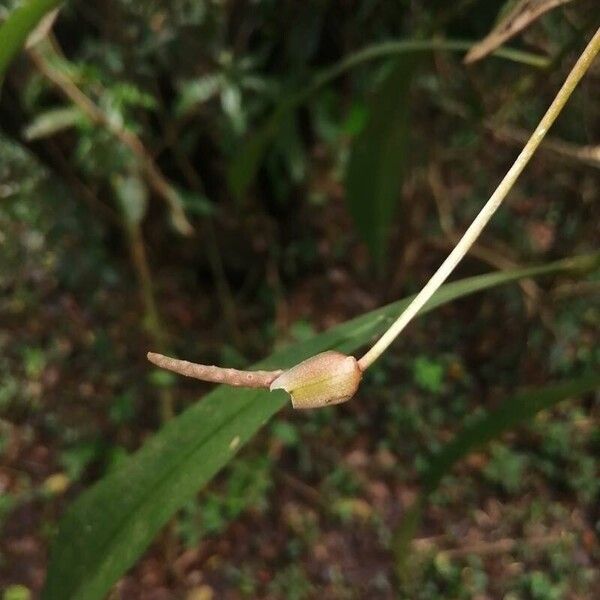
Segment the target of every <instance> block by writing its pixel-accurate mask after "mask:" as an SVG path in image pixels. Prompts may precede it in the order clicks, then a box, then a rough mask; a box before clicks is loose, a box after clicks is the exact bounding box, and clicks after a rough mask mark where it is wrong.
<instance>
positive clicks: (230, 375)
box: [148, 352, 283, 389]
mask: <svg viewBox="0 0 600 600" xmlns="http://www.w3.org/2000/svg"><path fill="white" fill-rule="evenodd" d="M148 360H149V361H150V362H151V363H153V364H155V365H156V366H157V367H160V368H161V369H167V370H168V371H173V372H174V373H179V375H185V376H186V377H193V378H194V379H201V380H202V381H210V382H211V383H225V384H227V385H234V386H237V387H249V388H265V389H269V387H270V385H271V383H273V381H275V379H277V377H279V376H280V375H281V374H282V373H283V371H281V370H278V371H239V370H238V369H224V368H222V367H215V366H213V365H200V364H198V363H193V362H189V361H187V360H179V359H177V358H171V357H170V356H164V355H163V354H157V353H156V352H148Z"/></svg>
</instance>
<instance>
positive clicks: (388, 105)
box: [346, 58, 415, 268]
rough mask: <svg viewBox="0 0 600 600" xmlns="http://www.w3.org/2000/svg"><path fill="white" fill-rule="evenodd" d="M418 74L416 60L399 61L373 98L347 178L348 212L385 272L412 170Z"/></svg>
mask: <svg viewBox="0 0 600 600" xmlns="http://www.w3.org/2000/svg"><path fill="white" fill-rule="evenodd" d="M414 70H415V63H414V61H413V60H411V59H408V58H403V59H401V60H399V61H398V62H397V63H396V64H395V65H394V67H393V68H392V70H391V72H390V73H388V74H387V76H386V77H385V79H384V80H383V81H382V82H381V84H380V85H379V88H378V89H377V90H376V92H375V94H374V95H373V96H372V97H371V98H370V101H369V103H368V108H369V118H368V121H367V124H366V126H365V128H364V129H363V130H362V131H361V133H360V134H359V135H358V137H357V138H356V139H355V140H354V142H353V144H352V150H351V154H350V159H349V161H348V167H347V172H346V204H347V206H348V210H349V211H350V214H351V215H352V217H353V218H354V223H355V225H356V228H357V229H358V232H359V233H360V235H361V236H362V238H363V239H364V240H365V242H366V244H367V246H368V247H369V250H370V252H371V255H372V257H373V259H374V260H375V263H376V264H377V266H378V267H379V268H382V267H383V264H384V258H385V250H386V246H387V241H388V238H389V233H390V228H391V224H392V219H393V217H394V214H395V212H396V206H397V204H398V199H399V196H400V191H401V188H402V181H403V172H404V168H405V166H406V158H407V149H408V141H409V127H408V124H409V114H410V113H409V90H410V83H411V80H412V76H413V73H414Z"/></svg>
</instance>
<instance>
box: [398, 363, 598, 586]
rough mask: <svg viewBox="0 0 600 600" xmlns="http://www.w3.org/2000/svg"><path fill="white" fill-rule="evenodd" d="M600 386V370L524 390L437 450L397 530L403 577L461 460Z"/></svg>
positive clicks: (399, 568)
mask: <svg viewBox="0 0 600 600" xmlns="http://www.w3.org/2000/svg"><path fill="white" fill-rule="evenodd" d="M599 386H600V374H599V373H596V374H590V375H587V376H584V377H580V378H578V379H572V380H570V381H565V382H562V383H558V384H555V385H552V386H548V387H544V388H540V389H536V390H529V391H526V392H523V393H521V394H519V395H517V396H515V397H514V398H511V399H510V400H508V401H506V402H505V403H504V404H503V405H502V406H500V407H499V408H498V409H496V410H493V411H489V412H486V413H484V414H482V415H480V416H478V417H477V418H475V419H474V420H473V421H472V422H471V423H470V424H469V425H466V426H465V427H464V428H463V429H462V431H460V432H459V433H458V434H457V435H456V437H455V438H454V439H453V440H452V441H451V442H450V443H449V444H446V445H445V446H443V447H442V448H441V449H440V450H439V451H438V452H436V453H435V455H434V456H433V458H432V459H431V461H430V462H429V465H428V466H427V468H426V470H425V472H424V474H423V478H422V479H423V486H424V487H423V491H422V492H421V495H420V497H419V498H418V499H417V500H416V501H415V503H414V504H413V505H412V506H411V507H410V508H409V509H408V511H407V513H406V516H405V518H404V519H403V521H402V522H401V523H400V526H399V527H398V528H397V529H396V531H395V532H394V554H395V556H396V568H397V571H398V573H399V575H400V577H404V576H406V575H407V574H408V570H407V561H408V559H409V555H410V552H409V545H410V540H411V539H412V537H413V535H414V533H415V532H416V531H417V529H418V527H419V523H420V520H421V515H422V512H423V507H424V505H425V503H426V501H427V498H428V497H429V496H430V495H431V494H432V493H433V492H434V491H435V489H436V488H437V487H438V485H439V484H440V482H441V481H442V479H443V478H444V477H445V476H446V475H447V474H448V473H449V472H450V470H451V469H452V467H453V466H454V465H455V464H456V463H457V462H458V461H459V460H461V459H462V458H464V457H465V456H467V455H468V454H469V453H470V452H472V451H473V450H474V449H475V448H478V447H480V446H482V445H484V444H486V443H487V442H489V441H490V440H493V439H494V438H496V437H498V436H499V435H501V434H502V433H504V432H505V431H508V430H510V429H512V428H513V427H516V426H517V425H519V424H521V423H524V422H526V421H529V420H530V419H531V418H532V417H534V416H535V415H536V414H537V413H538V412H540V411H541V410H544V409H546V408H550V407H551V406H554V405H555V404H557V403H558V402H561V401H562V400H566V399H567V398H570V397H573V396H580V395H581V394H586V393H588V392H592V391H594V390H595V389H597V388H598V387H599Z"/></svg>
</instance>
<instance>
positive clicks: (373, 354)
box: [358, 29, 600, 371]
mask: <svg viewBox="0 0 600 600" xmlns="http://www.w3.org/2000/svg"><path fill="white" fill-rule="evenodd" d="M599 50H600V29H598V30H597V31H596V33H595V34H594V37H593V38H592V39H591V40H590V42H589V44H588V45H587V47H586V48H585V50H584V51H583V53H582V54H581V56H580V57H579V59H578V60H577V62H576V63H575V66H574V67H573V69H572V70H571V72H570V73H569V75H568V76H567V79H566V80H565V82H564V83H563V85H562V87H561V88H560V90H559V91H558V94H557V95H556V97H555V98H554V100H553V102H552V104H551V105H550V108H549V109H548V110H547V111H546V114H545V115H544V116H543V117H542V120H541V121H540V122H539V124H538V126H537V127H536V128H535V131H534V132H533V133H532V134H531V137H530V138H529V140H528V141H527V143H526V144H525V147H524V148H523V150H521V153H520V154H519V156H517V158H516V160H515V162H514V163H513V165H512V167H511V168H510V169H509V170H508V172H507V173H506V175H505V176H504V178H503V179H502V181H501V182H500V184H499V185H498V187H497V188H496V190H495V191H494V193H493V194H492V196H491V197H490V199H489V200H488V201H487V202H486V204H485V205H484V207H483V208H482V209H481V211H480V212H479V214H478V215H477V216H476V217H475V219H474V221H473V223H471V225H470V226H469V228H468V229H467V231H466V232H465V233H464V235H463V237H462V238H461V239H460V240H459V242H458V243H457V244H456V246H455V247H454V249H453V250H452V252H450V254H449V255H448V257H447V258H446V260H445V261H444V262H443V263H442V264H441V266H440V267H439V269H438V270H437V271H436V272H435V273H434V274H433V276H432V277H431V279H430V280H429V281H428V282H427V283H426V284H425V286H424V287H423V289H422V290H421V291H420V292H419V293H418V294H417V295H416V296H415V298H414V300H413V301H412V302H411V303H410V304H409V305H408V306H407V308H406V310H405V311H404V312H403V313H402V314H400V316H399V317H398V318H397V319H396V321H394V323H392V325H391V327H390V328H389V329H388V330H387V331H386V332H385V333H384V334H383V335H382V336H381V337H380V338H379V340H378V341H377V342H376V343H375V344H374V345H373V347H372V348H371V349H370V350H369V351H368V352H367V353H366V354H365V355H364V356H363V357H362V358H361V359H360V360H359V361H358V364H359V366H360V368H361V369H362V370H363V371H364V370H365V369H367V368H368V367H369V366H370V365H372V364H373V362H375V361H376V360H377V359H378V358H379V357H380V356H381V355H382V354H383V352H385V350H386V349H387V348H388V346H389V345H390V344H391V343H392V342H393V341H394V340H395V339H396V337H398V335H399V334H400V332H401V331H402V330H403V329H404V328H405V327H406V326H407V325H408V324H409V323H410V321H411V320H412V319H413V318H414V317H415V316H416V315H417V314H418V312H419V311H420V310H421V308H423V306H424V305H425V303H426V302H427V301H428V300H429V299H430V298H431V296H432V295H433V294H434V293H435V291H436V290H437V289H438V288H439V287H440V286H441V285H442V284H443V283H444V281H446V279H447V278H448V276H449V275H450V274H451V273H452V271H453V270H454V269H455V268H456V266H457V265H458V263H459V262H460V261H461V260H462V259H463V257H464V256H465V254H466V253H467V252H468V251H469V248H470V247H471V246H472V245H473V243H474V242H475V240H476V239H477V238H478V237H479V235H480V234H481V232H482V231H483V229H484V227H485V226H486V225H487V223H488V221H489V220H490V219H491V218H492V216H493V214H494V213H495V212H496V210H497V209H498V207H499V206H500V204H501V203H502V201H503V200H504V198H505V197H506V196H507V194H508V192H509V191H510V190H511V189H512V187H513V185H514V184H515V182H516V180H517V179H518V177H519V175H520V174H521V172H522V171H523V169H524V168H525V166H526V165H527V163H528V162H529V160H530V159H531V157H532V156H533V155H534V153H535V151H536V150H537V148H538V146H539V145H540V143H541V141H542V140H543V138H544V136H545V135H546V132H547V131H548V129H549V128H550V127H551V126H552V124H553V123H554V121H555V120H556V118H557V117H558V115H559V114H560V112H561V111H562V109H563V108H564V106H565V104H566V103H567V100H568V99H569V97H570V96H571V94H572V93H573V90H574V89H575V87H576V86H577V84H578V83H579V81H580V80H581V78H582V77H583V75H584V73H585V72H586V71H587V70H588V68H589V67H590V65H591V64H592V62H593V60H594V58H595V57H596V54H598V51H599Z"/></svg>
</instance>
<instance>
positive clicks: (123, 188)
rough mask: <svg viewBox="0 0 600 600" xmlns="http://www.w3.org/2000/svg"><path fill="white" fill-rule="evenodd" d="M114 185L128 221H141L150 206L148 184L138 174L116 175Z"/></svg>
mask: <svg viewBox="0 0 600 600" xmlns="http://www.w3.org/2000/svg"><path fill="white" fill-rule="evenodd" d="M113 186H114V188H115V192H116V194H117V198H118V199H119V203H120V204H121V209H122V210H123V215H124V216H125V219H126V220H127V223H129V224H130V225H137V224H138V223H141V221H142V219H143V218H144V215H145V214H146V208H147V206H148V188H147V187H146V184H145V183H144V182H143V181H142V179H141V178H140V177H138V176H137V175H126V176H123V175H116V176H115V177H114V178H113Z"/></svg>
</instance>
